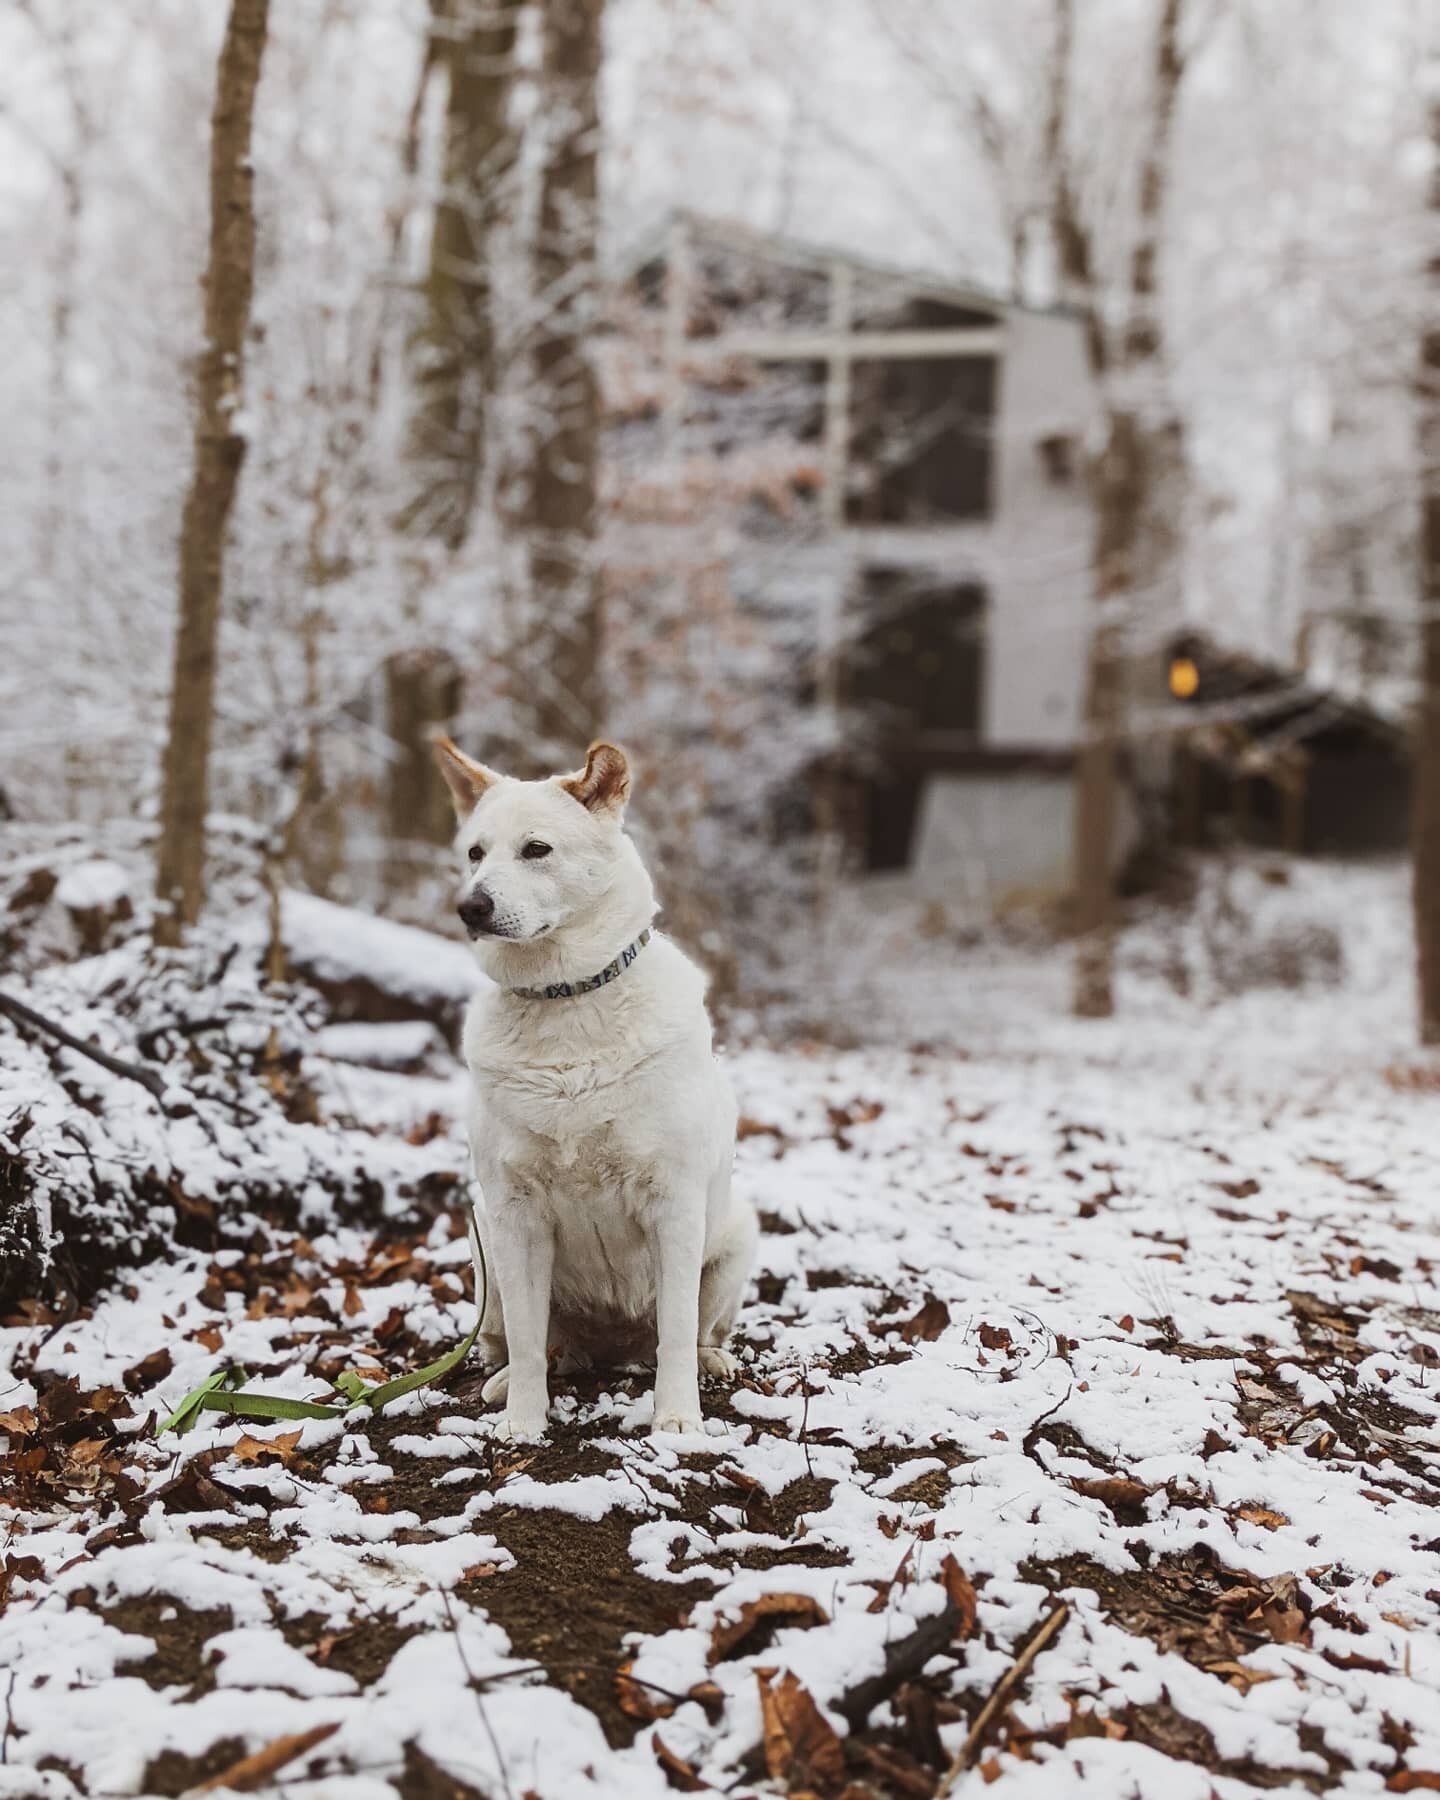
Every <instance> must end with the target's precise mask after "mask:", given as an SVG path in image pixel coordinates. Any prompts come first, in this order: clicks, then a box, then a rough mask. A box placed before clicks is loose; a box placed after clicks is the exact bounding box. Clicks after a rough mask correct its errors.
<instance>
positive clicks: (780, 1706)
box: [755, 1669, 845, 1789]
mask: <svg viewBox="0 0 1440 1800" xmlns="http://www.w3.org/2000/svg"><path fill="white" fill-rule="evenodd" d="M774 1677H775V1670H774V1669H757V1670H756V1671H755V1680H756V1683H757V1685H758V1686H759V1689H760V1717H761V1721H762V1724H763V1728H764V1745H765V1767H766V1769H767V1770H768V1772H769V1774H770V1776H771V1778H772V1779H773V1780H775V1781H783V1782H785V1784H786V1785H787V1787H789V1788H791V1789H793V1788H795V1787H797V1786H801V1785H810V1786H815V1787H821V1788H826V1787H839V1785H840V1783H841V1782H842V1781H844V1779H845V1752H844V1749H843V1748H842V1747H841V1743H840V1739H839V1737H838V1735H837V1734H836V1732H835V1729H834V1727H833V1726H832V1725H831V1724H830V1722H829V1721H828V1720H827V1719H826V1717H825V1715H824V1714H823V1713H822V1712H821V1711H820V1708H819V1707H818V1706H817V1705H816V1704H815V1702H814V1701H813V1700H812V1699H811V1698H810V1696H809V1694H808V1693H807V1692H806V1691H805V1689H804V1688H803V1687H801V1685H800V1683H799V1682H798V1681H797V1680H796V1678H795V1677H794V1676H793V1675H792V1674H791V1673H790V1671H789V1669H786V1670H785V1672H784V1674H783V1675H781V1677H780V1680H779V1683H778V1684H777V1685H772V1683H773V1682H774Z"/></svg>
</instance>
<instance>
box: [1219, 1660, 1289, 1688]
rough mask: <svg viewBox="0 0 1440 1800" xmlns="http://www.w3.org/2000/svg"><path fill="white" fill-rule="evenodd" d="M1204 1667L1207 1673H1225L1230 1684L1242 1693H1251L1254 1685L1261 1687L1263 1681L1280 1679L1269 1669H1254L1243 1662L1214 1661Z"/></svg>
mask: <svg viewBox="0 0 1440 1800" xmlns="http://www.w3.org/2000/svg"><path fill="white" fill-rule="evenodd" d="M1204 1667H1205V1672H1206V1674H1207V1675H1223V1676H1224V1677H1225V1679H1226V1681H1227V1682H1228V1684H1229V1685H1230V1686H1231V1687H1233V1688H1238V1689H1239V1690H1240V1692H1241V1693H1242V1694H1246V1693H1249V1691H1250V1689H1251V1688H1252V1687H1259V1686H1260V1685H1261V1683H1262V1682H1266V1681H1278V1680H1279V1679H1280V1677H1279V1676H1278V1675H1277V1674H1275V1673H1274V1672H1273V1671H1271V1670H1269V1669H1252V1668H1249V1667H1247V1665H1246V1664H1245V1663H1241V1662H1212V1663H1206V1664H1205V1665H1204Z"/></svg>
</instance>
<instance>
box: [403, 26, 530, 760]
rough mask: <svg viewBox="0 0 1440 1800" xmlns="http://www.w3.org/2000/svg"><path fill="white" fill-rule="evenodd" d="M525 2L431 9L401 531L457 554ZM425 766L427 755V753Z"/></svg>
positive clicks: (482, 396)
mask: <svg viewBox="0 0 1440 1800" xmlns="http://www.w3.org/2000/svg"><path fill="white" fill-rule="evenodd" d="M519 16H520V0H433V19H432V26H431V37H430V50H429V65H428V66H431V67H443V68H444V69H445V71H446V73H447V78H448V87H447V93H446V100H445V161H444V188H443V191H442V193H441V196H440V200H439V203H438V204H437V206H436V208H435V224H434V230H433V232H432V235H431V240H430V267H429V272H428V274H427V277H426V282H425V302H426V319H425V324H424V327H423V329H422V331H421V334H420V338H419V342H418V346H417V348H418V350H419V358H418V366H419V380H418V385H419V394H418V400H417V406H416V413H415V419H414V424H413V455H414V459H415V462H416V464H417V471H418V477H419V480H418V485H417V491H416V494H415V497H414V500H413V501H412V503H411V506H410V508H409V510H408V513H407V515H406V518H405V521H404V523H405V524H406V525H407V526H408V527H409V528H410V529H412V530H417V529H418V530H421V531H423V532H424V533H426V535H429V536H433V537H438V538H440V539H441V540H442V541H443V542H444V543H445V545H446V546H447V548H449V549H451V550H458V549H459V548H460V546H461V545H462V544H463V543H464V541H465V538H466V535H467V533H468V532H469V529H470V525H471V522H472V520H473V518H474V514H475V507H476V502H477V500H478V497H479V493H480V481H481V476H482V473H483V470H484V464H485V455H486V439H487V413H488V410H489V406H490V403H491V400H492V398H493V396H494V393H495V388H496V368H495V326H494V320H493V317H492V267H493V238H494V234H495V229H496V226H497V224H498V223H499V222H500V221H501V219H502V218H503V216H504V211H505V209H506V207H508V206H509V205H510V203H511V200H512V198H513V180H512V177H513V172H514V168H515V160H516V136H515V132H514V129H513V127H512V124H511V120H510V95H511V89H512V87H513V84H514V64H515V33H516V26H517V24H518V21H519ZM426 755H427V759H428V749H427V751H426Z"/></svg>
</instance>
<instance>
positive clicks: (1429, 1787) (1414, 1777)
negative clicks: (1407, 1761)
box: [1385, 1769, 1440, 1794]
mask: <svg viewBox="0 0 1440 1800" xmlns="http://www.w3.org/2000/svg"><path fill="white" fill-rule="evenodd" d="M1385 1791H1386V1792H1387V1793H1389V1794H1440V1769H1401V1770H1399V1771H1398V1772H1397V1773H1396V1774H1394V1775H1392V1776H1391V1777H1390V1779H1389V1780H1388V1781H1387V1782H1386V1783H1385Z"/></svg>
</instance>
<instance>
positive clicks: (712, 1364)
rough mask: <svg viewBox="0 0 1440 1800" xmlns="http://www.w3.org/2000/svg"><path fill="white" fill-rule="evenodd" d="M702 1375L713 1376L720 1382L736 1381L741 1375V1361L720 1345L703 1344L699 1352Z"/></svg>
mask: <svg viewBox="0 0 1440 1800" xmlns="http://www.w3.org/2000/svg"><path fill="white" fill-rule="evenodd" d="M697 1355H698V1357H699V1362H700V1373H701V1374H702V1375H713V1376H715V1377H716V1379H717V1380H719V1381H734V1379H735V1377H736V1376H737V1375H738V1374H739V1373H740V1359H739V1357H737V1356H732V1355H731V1353H730V1352H729V1351H728V1350H722V1349H721V1348H720V1346H719V1345H718V1344H702V1345H701V1346H700V1348H699V1351H698V1352H697Z"/></svg>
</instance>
